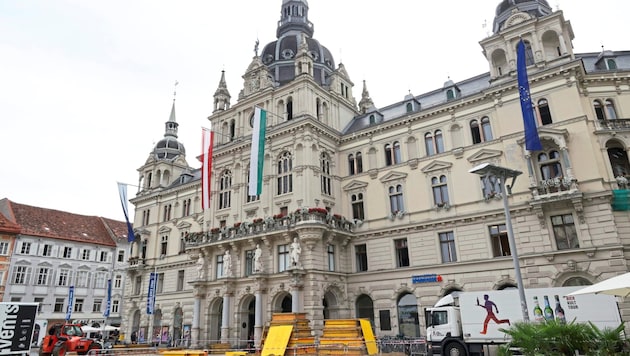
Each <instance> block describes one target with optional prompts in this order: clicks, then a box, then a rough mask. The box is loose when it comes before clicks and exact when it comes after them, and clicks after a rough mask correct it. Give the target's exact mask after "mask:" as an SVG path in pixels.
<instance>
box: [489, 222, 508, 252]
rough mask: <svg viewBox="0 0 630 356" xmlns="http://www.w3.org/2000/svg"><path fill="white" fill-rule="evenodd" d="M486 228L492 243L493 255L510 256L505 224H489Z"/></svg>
mask: <svg viewBox="0 0 630 356" xmlns="http://www.w3.org/2000/svg"><path fill="white" fill-rule="evenodd" d="M488 229H489V230H490V241H491V243H492V254H493V256H494V257H500V256H511V255H512V253H511V252H510V242H509V240H508V234H507V229H506V228H505V224H499V225H491V226H490V227H489V228H488Z"/></svg>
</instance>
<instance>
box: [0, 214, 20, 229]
mask: <svg viewBox="0 0 630 356" xmlns="http://www.w3.org/2000/svg"><path fill="white" fill-rule="evenodd" d="M20 229H21V228H20V225H18V224H16V223H14V222H13V221H11V220H9V219H7V218H6V217H5V216H4V215H2V214H1V213H0V232H6V233H13V234H19V233H20Z"/></svg>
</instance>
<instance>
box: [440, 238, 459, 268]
mask: <svg viewBox="0 0 630 356" xmlns="http://www.w3.org/2000/svg"><path fill="white" fill-rule="evenodd" d="M439 236H440V251H441V253H442V262H444V263H446V262H456V261H457V254H456V253H455V234H453V232H452V231H449V232H440V234H439Z"/></svg>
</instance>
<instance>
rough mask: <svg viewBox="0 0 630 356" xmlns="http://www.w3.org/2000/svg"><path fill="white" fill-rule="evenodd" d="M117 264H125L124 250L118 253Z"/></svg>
mask: <svg viewBox="0 0 630 356" xmlns="http://www.w3.org/2000/svg"><path fill="white" fill-rule="evenodd" d="M118 262H125V250H119V251H118Z"/></svg>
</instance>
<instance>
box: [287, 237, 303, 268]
mask: <svg viewBox="0 0 630 356" xmlns="http://www.w3.org/2000/svg"><path fill="white" fill-rule="evenodd" d="M301 254H302V246H300V242H299V241H298V239H297V237H294V238H293V242H292V243H291V248H290V250H289V258H290V261H289V262H290V265H291V266H294V267H300V266H301V264H300V255H301Z"/></svg>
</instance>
